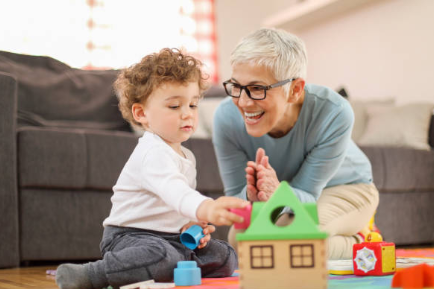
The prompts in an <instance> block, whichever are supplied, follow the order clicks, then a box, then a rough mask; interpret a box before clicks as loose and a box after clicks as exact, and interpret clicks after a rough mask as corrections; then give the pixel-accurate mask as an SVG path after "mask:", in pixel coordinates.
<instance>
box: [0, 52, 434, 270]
mask: <svg viewBox="0 0 434 289" xmlns="http://www.w3.org/2000/svg"><path fill="white" fill-rule="evenodd" d="M117 73H118V72H117V71H114V70H108V71H84V70H79V69H72V68H70V67H69V66H67V65H65V64H63V63H61V62H58V61H56V60H54V59H52V58H49V57H40V56H29V55H20V54H13V53H8V52H2V51H0V163H1V166H0V210H1V212H2V218H0V228H1V229H0V244H1V246H0V268H5V267H15V266H20V265H26V264H32V263H34V262H41V261H42V262H44V261H74V260H77V261H78V260H80V261H81V260H93V259H98V258H100V252H99V242H100V240H101V235H102V226H101V223H102V221H103V220H104V218H105V217H106V216H107V215H108V214H109V211H110V207H111V204H110V197H111V195H112V186H113V185H114V184H115V182H116V179H117V177H118V175H119V173H120V171H121V169H122V167H123V165H124V163H125V161H126V160H127V158H128V157H129V155H130V153H131V151H132V149H133V148H134V146H135V144H136V142H137V136H136V135H135V134H134V133H133V132H132V131H131V129H130V126H129V125H128V124H127V123H126V122H125V121H124V120H123V119H122V117H121V115H120V113H119V111H118V109H117V99H116V97H115V95H114V93H113V91H112V83H113V81H114V79H115V78H116V75H117ZM213 93H217V94H221V90H218V89H217V92H215V91H213ZM212 96H213V95H212V94H211V93H210V95H209V97H212ZM430 135H431V146H433V145H434V120H433V121H432V122H431V134H430ZM185 145H186V146H187V147H189V148H190V149H191V150H192V151H193V152H194V153H195V155H196V158H197V169H198V190H199V191H201V192H202V193H204V194H205V195H208V196H211V197H213V198H216V197H218V196H220V195H222V191H223V186H222V182H221V180H220V177H219V173H218V168H217V162H216V158H215V154H214V150H213V146H212V142H211V140H210V139H190V140H189V141H187V142H186V143H185ZM362 149H363V150H364V151H365V152H366V154H367V155H368V157H369V158H370V159H371V161H372V165H373V170H374V178H375V182H376V184H377V186H378V188H379V189H380V192H381V195H380V196H381V203H380V209H379V211H378V214H377V224H378V225H379V227H380V229H381V230H382V232H383V234H384V236H385V238H386V239H387V240H389V241H394V242H395V243H396V244H398V245H410V244H426V243H432V242H433V241H434V230H433V229H432V222H433V221H434V210H433V209H432V205H433V204H434V150H431V151H417V150H412V149H403V148H380V147H363V148H362ZM227 229H228V228H227V227H220V228H218V230H217V232H216V233H215V234H214V237H215V238H225V237H226V234H227Z"/></svg>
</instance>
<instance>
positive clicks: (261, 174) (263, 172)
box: [247, 148, 280, 202]
mask: <svg viewBox="0 0 434 289" xmlns="http://www.w3.org/2000/svg"><path fill="white" fill-rule="evenodd" d="M255 176H256V190H257V193H256V197H257V198H258V200H259V201H262V202H265V201H268V199H269V198H270V197H271V195H272V194H273V193H274V191H275V190H276V189H277V187H278V186H279V184H280V182H279V179H278V178H277V174H276V171H275V170H274V169H273V167H272V166H271V165H270V163H269V159H268V156H267V155H265V150H264V149H263V148H258V150H257V151H256V175H255ZM247 184H248V183H247Z"/></svg>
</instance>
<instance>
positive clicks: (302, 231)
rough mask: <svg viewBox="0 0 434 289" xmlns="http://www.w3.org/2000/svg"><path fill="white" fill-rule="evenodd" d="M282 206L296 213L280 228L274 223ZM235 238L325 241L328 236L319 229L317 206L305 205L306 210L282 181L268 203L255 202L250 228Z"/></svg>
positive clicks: (241, 239)
mask: <svg viewBox="0 0 434 289" xmlns="http://www.w3.org/2000/svg"><path fill="white" fill-rule="evenodd" d="M282 207H290V208H291V209H292V211H293V212H294V214H295V218H294V220H293V222H292V223H291V224H290V225H287V226H277V225H275V224H273V222H272V219H271V215H272V213H273V211H275V210H276V209H278V208H282ZM307 207H308V208H307ZM236 238H237V240H238V241H253V240H304V239H325V238H327V233H326V232H323V231H321V230H320V229H319V226H318V217H317V214H316V204H314V203H309V204H306V208H305V206H304V205H303V204H302V203H301V202H300V201H299V200H298V198H297V196H296V195H295V194H294V191H293V190H292V188H291V187H290V186H289V184H288V183H287V182H286V181H283V182H281V183H280V185H279V187H278V188H277V189H276V191H275V192H274V193H273V195H272V196H271V198H270V199H269V200H268V201H267V202H265V203H263V202H255V203H253V209H252V218H251V223H250V226H249V227H248V228H247V230H246V231H245V232H244V233H239V234H237V237H236Z"/></svg>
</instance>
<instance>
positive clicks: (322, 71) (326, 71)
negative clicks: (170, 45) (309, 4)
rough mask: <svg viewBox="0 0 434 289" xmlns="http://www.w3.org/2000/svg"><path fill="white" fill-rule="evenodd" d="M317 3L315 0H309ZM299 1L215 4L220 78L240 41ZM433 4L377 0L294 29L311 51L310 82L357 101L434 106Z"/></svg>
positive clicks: (419, 0)
mask: <svg viewBox="0 0 434 289" xmlns="http://www.w3.org/2000/svg"><path fill="white" fill-rule="evenodd" d="M306 1H315V0H306ZM296 2H297V1H292V2H291V1H281V0H267V1H260V0H254V1H247V0H232V1H231V0H216V13H217V33H218V34H217V35H218V45H219V50H220V60H219V65H220V75H221V76H222V80H224V79H227V78H229V77H230V73H231V71H230V66H229V56H230V52H231V50H232V49H233V48H234V47H235V45H236V43H237V42H238V40H239V39H240V38H241V37H242V36H244V35H245V34H247V33H249V32H250V31H253V30H255V29H257V28H260V27H261V26H262V23H263V21H264V19H265V18H268V17H270V15H273V14H274V13H277V12H279V11H281V10H283V9H286V8H287V7H289V5H291V4H296ZM433 15H434V1H432V0H412V1H408V0H377V1H375V2H373V3H370V4H369V5H361V6H359V7H357V8H354V9H352V10H350V11H347V13H343V14H339V15H337V16H334V17H333V19H326V20H322V21H321V22H317V23H314V25H310V26H308V27H304V28H302V29H299V30H297V31H292V32H293V33H295V34H297V35H298V36H299V37H300V38H302V39H303V40H304V41H305V43H306V47H307V50H308V55H309V66H308V77H307V81H308V82H312V83H317V84H323V85H327V86H330V87H332V88H337V87H340V86H345V87H346V90H347V92H348V93H349V95H350V97H351V98H353V99H372V98H387V97H394V98H396V99H397V102H398V103H407V102H418V101H429V102H434V90H433V89H432V88H431V87H430V85H429V84H430V83H431V81H432V80H433V79H434V55H433V53H434V17H433Z"/></svg>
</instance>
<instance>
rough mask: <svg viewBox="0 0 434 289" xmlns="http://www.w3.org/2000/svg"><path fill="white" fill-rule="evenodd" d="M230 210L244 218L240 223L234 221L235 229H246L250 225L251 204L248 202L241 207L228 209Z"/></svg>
mask: <svg viewBox="0 0 434 289" xmlns="http://www.w3.org/2000/svg"><path fill="white" fill-rule="evenodd" d="M230 211H231V212H232V213H234V214H237V215H238V216H241V217H243V218H244V222H242V223H234V227H235V229H247V228H248V227H249V226H250V217H251V215H252V205H251V204H248V205H247V206H246V207H244V208H243V209H230Z"/></svg>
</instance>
